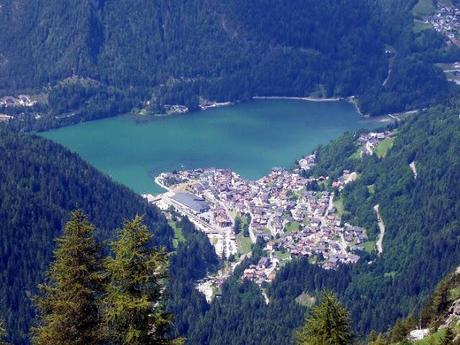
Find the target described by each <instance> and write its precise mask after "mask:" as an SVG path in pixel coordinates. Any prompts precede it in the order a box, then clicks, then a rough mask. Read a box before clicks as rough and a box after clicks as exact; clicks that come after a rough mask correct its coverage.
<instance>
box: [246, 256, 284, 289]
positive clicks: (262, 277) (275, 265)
mask: <svg viewBox="0 0 460 345" xmlns="http://www.w3.org/2000/svg"><path fill="white" fill-rule="evenodd" d="M279 265H280V262H279V260H278V259H277V258H275V257H266V256H264V257H261V258H260V259H259V262H258V263H257V265H250V266H249V267H248V268H246V269H245V270H244V272H243V276H242V277H241V279H242V280H250V281H252V282H254V283H256V284H257V285H259V286H262V284H264V283H269V282H271V281H272V280H273V279H275V277H276V271H277V270H278V269H279Z"/></svg>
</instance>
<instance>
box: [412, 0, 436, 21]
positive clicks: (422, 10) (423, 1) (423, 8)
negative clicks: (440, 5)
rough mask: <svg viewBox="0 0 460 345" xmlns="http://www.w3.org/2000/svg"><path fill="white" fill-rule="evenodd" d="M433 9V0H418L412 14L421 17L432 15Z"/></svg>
mask: <svg viewBox="0 0 460 345" xmlns="http://www.w3.org/2000/svg"><path fill="white" fill-rule="evenodd" d="M435 11H436V8H435V7H434V5H433V0H419V1H418V2H417V4H416V5H415V6H414V8H413V9H412V14H413V15H414V17H416V18H423V17H426V16H429V15H432V14H433V13H434V12H435Z"/></svg>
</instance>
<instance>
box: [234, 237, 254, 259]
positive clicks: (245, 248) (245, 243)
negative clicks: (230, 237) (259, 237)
mask: <svg viewBox="0 0 460 345" xmlns="http://www.w3.org/2000/svg"><path fill="white" fill-rule="evenodd" d="M236 244H237V246H238V253H239V254H240V255H245V254H247V253H249V252H250V251H251V246H252V241H251V238H250V237H244V236H243V233H242V232H240V233H239V234H238V235H236Z"/></svg>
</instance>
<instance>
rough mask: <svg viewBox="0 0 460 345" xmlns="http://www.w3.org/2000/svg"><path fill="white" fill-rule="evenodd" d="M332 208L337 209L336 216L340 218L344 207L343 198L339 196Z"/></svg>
mask: <svg viewBox="0 0 460 345" xmlns="http://www.w3.org/2000/svg"><path fill="white" fill-rule="evenodd" d="M334 207H335V208H336V209H337V215H338V216H339V217H342V216H343V213H344V211H345V207H344V206H343V196H342V195H340V197H339V198H337V199H335V200H334Z"/></svg>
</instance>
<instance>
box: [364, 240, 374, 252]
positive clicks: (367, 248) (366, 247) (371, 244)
mask: <svg viewBox="0 0 460 345" xmlns="http://www.w3.org/2000/svg"><path fill="white" fill-rule="evenodd" d="M363 248H364V250H365V251H366V252H368V253H369V254H372V253H374V252H375V251H376V247H375V241H367V242H364V243H363Z"/></svg>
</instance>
